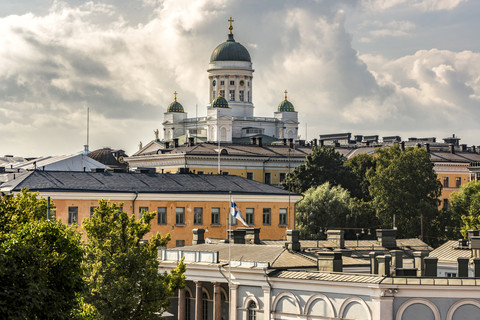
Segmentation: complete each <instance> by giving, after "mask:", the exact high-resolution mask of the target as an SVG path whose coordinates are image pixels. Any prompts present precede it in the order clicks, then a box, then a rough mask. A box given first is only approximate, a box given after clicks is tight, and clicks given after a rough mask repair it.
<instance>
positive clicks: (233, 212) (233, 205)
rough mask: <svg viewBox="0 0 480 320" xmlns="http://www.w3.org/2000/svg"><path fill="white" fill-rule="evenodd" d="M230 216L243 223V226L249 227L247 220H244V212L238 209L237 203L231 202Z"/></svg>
mask: <svg viewBox="0 0 480 320" xmlns="http://www.w3.org/2000/svg"><path fill="white" fill-rule="evenodd" d="M230 214H231V215H232V216H233V217H234V218H235V219H237V220H238V221H240V222H241V223H243V225H244V226H245V227H248V225H247V223H246V222H245V220H244V219H243V217H242V212H241V211H240V209H238V207H237V204H236V203H235V201H233V200H232V201H231V202H230Z"/></svg>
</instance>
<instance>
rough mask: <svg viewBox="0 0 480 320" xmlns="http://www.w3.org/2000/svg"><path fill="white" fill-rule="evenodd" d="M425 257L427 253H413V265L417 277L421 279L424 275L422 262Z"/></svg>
mask: <svg viewBox="0 0 480 320" xmlns="http://www.w3.org/2000/svg"><path fill="white" fill-rule="evenodd" d="M427 256H428V252H427V251H414V252H413V257H414V264H415V268H417V277H423V276H424V275H425V266H424V263H423V260H424V259H425V257H427Z"/></svg>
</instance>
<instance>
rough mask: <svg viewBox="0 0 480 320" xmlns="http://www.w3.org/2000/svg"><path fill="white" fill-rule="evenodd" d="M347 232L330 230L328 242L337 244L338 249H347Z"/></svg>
mask: <svg viewBox="0 0 480 320" xmlns="http://www.w3.org/2000/svg"><path fill="white" fill-rule="evenodd" d="M344 234H345V231H343V230H328V231H327V240H328V241H331V242H333V243H335V245H336V248H339V249H344V248H345V236H344Z"/></svg>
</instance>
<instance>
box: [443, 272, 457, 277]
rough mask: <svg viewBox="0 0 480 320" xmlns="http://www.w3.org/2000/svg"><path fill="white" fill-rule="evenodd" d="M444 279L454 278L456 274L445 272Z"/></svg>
mask: <svg viewBox="0 0 480 320" xmlns="http://www.w3.org/2000/svg"><path fill="white" fill-rule="evenodd" d="M445 277H447V278H456V277H457V274H456V273H454V272H445Z"/></svg>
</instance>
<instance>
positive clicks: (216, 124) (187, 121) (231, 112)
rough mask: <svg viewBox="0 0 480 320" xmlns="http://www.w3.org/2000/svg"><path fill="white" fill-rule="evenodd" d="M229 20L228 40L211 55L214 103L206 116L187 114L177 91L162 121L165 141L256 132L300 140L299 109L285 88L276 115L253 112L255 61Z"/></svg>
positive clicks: (234, 138)
mask: <svg viewBox="0 0 480 320" xmlns="http://www.w3.org/2000/svg"><path fill="white" fill-rule="evenodd" d="M229 21H230V27H229V29H230V32H229V34H228V39H227V41H225V42H223V43H221V44H220V45H218V46H217V47H216V48H215V50H214V51H213V53H212V55H211V57H210V64H209V66H208V70H207V72H208V80H209V83H210V85H209V91H210V93H209V96H210V101H211V103H210V105H209V106H208V107H207V116H206V117H195V118H187V113H186V112H185V111H184V109H183V106H182V105H181V104H180V102H178V101H177V97H176V93H175V99H174V101H173V102H172V103H171V104H170V105H169V107H168V109H167V112H165V114H164V119H163V123H162V124H163V131H164V139H165V141H172V140H173V139H179V140H183V141H187V139H188V138H191V137H195V138H196V139H197V140H198V141H204V142H218V141H220V142H223V143H236V142H239V141H242V140H245V139H246V138H248V137H253V136H267V137H270V138H271V140H277V139H285V138H286V139H294V140H297V137H298V124H299V122H298V113H297V112H296V111H295V109H294V106H293V104H292V103H291V102H290V101H288V100H287V95H286V91H285V100H284V101H282V102H281V103H280V104H279V106H278V108H277V110H276V111H275V112H274V115H273V117H255V116H254V108H255V107H254V104H253V101H252V92H253V72H254V70H253V68H252V61H251V58H250V54H249V52H248V50H247V49H246V48H245V47H244V46H243V45H241V44H240V43H238V42H236V41H235V39H234V38H233V33H232V29H233V27H232V24H231V23H232V21H233V20H231V19H230V20H229Z"/></svg>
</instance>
